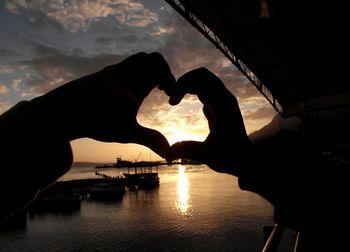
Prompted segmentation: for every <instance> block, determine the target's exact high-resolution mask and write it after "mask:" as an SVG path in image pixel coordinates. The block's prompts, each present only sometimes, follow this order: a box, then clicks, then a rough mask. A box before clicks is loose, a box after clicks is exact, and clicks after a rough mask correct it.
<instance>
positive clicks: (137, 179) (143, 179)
mask: <svg viewBox="0 0 350 252" xmlns="http://www.w3.org/2000/svg"><path fill="white" fill-rule="evenodd" d="M123 175H124V176H125V178H126V179H127V181H128V184H130V185H135V186H136V187H137V188H139V189H149V188H155V187H158V186H159V177H158V172H141V173H123Z"/></svg>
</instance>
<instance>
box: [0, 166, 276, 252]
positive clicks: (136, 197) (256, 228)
mask: <svg viewBox="0 0 350 252" xmlns="http://www.w3.org/2000/svg"><path fill="white" fill-rule="evenodd" d="M101 171H103V172H104V173H107V174H110V175H119V173H120V170H118V169H105V170H101ZM86 177H94V173H93V171H92V167H80V168H79V169H72V170H71V171H70V172H69V173H68V174H66V175H65V176H64V177H63V178H62V179H63V180H69V179H75V178H86ZM159 177H160V186H159V188H157V189H152V190H147V191H144V190H138V191H130V192H129V191H127V192H126V193H125V195H124V197H123V199H122V200H121V201H117V202H110V203H107V202H105V203H103V202H94V201H91V200H84V201H82V204H81V207H80V210H77V211H75V212H72V213H65V214H62V213H61V214H60V213H47V214H41V215H36V216H34V217H30V218H28V220H27V227H26V228H25V229H21V230H16V231H11V232H6V233H0V251H1V252H2V251H249V252H254V251H261V249H262V246H263V241H262V228H263V226H264V225H272V224H273V221H272V207H271V206H270V205H269V204H268V203H267V202H266V201H265V200H264V199H262V198H260V197H259V196H257V195H255V194H253V193H250V192H245V191H241V190H240V189H239V188H238V185H237V179H236V178H235V177H232V176H230V175H225V174H220V173H216V172H213V171H212V170H210V169H209V168H208V167H207V166H204V165H200V166H180V165H179V166H164V167H160V168H159Z"/></svg>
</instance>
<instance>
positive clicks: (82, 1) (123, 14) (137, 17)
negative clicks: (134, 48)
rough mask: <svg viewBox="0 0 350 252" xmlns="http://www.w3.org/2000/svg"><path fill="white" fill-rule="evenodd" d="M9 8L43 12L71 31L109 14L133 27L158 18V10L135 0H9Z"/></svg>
mask: <svg viewBox="0 0 350 252" xmlns="http://www.w3.org/2000/svg"><path fill="white" fill-rule="evenodd" d="M6 9H7V10H8V11H10V12H11V13H14V14H22V13H25V12H26V11H33V10H34V11H39V12H42V13H44V14H45V15H46V16H47V17H49V18H50V19H53V20H55V21H56V22H58V23H60V24H61V25H62V26H63V27H64V28H66V29H67V30H69V31H71V32H77V31H80V30H86V29H87V28H88V27H89V25H90V23H91V22H98V21H100V20H101V18H106V17H109V16H111V17H113V18H114V19H115V20H116V21H117V22H119V23H121V24H124V25H127V26H131V27H145V26H148V25H149V24H152V23H154V22H156V21H157V20H158V15H157V14H156V13H154V12H152V11H150V10H149V9H147V8H145V7H144V5H143V4H141V3H139V2H135V1H132V0H115V1H109V0H95V1H87V0H70V1H60V0H52V1H42V0H32V1H29V0H12V1H8V2H7V4H6ZM30 20H33V19H30ZM33 21H35V19H34V20H33Z"/></svg>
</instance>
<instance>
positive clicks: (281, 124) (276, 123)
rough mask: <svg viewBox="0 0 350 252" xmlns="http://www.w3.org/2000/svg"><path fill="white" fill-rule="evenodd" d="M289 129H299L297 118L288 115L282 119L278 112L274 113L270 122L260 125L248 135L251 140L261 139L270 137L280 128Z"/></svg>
mask: <svg viewBox="0 0 350 252" xmlns="http://www.w3.org/2000/svg"><path fill="white" fill-rule="evenodd" d="M283 128H284V129H289V130H291V131H292V132H297V131H299V130H300V128H299V126H298V118H297V117H290V118H287V119H283V118H282V117H281V116H280V115H279V114H277V115H275V116H274V117H273V118H272V120H271V122H270V123H268V124H267V125H265V126H264V127H262V128H261V129H259V130H257V131H254V132H253V133H251V134H250V135H249V138H250V139H251V140H253V141H261V140H265V139H267V138H272V137H274V136H275V135H276V133H277V132H278V131H279V130H280V129H283Z"/></svg>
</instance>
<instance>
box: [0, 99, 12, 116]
mask: <svg viewBox="0 0 350 252" xmlns="http://www.w3.org/2000/svg"><path fill="white" fill-rule="evenodd" d="M10 107H11V105H10V103H9V102H7V101H0V114H2V113H4V112H5V111H6V110H8V109H9V108H10Z"/></svg>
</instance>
